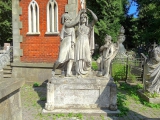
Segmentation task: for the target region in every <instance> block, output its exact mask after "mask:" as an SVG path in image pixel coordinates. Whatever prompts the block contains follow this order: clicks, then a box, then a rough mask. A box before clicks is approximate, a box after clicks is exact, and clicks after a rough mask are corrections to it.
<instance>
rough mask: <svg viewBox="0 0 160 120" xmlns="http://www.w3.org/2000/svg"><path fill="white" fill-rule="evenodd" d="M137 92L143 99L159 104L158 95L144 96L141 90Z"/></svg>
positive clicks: (159, 98)
mask: <svg viewBox="0 0 160 120" xmlns="http://www.w3.org/2000/svg"><path fill="white" fill-rule="evenodd" d="M138 94H139V95H140V96H141V97H142V98H143V99H144V100H146V101H147V102H149V103H157V104H159V103H160V97H157V98H149V97H148V96H146V95H145V94H144V92H143V90H138Z"/></svg>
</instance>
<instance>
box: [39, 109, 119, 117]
mask: <svg viewBox="0 0 160 120" xmlns="http://www.w3.org/2000/svg"><path fill="white" fill-rule="evenodd" d="M42 112H43V113H54V114H58V113H64V114H68V113H74V114H76V113H82V114H84V115H91V116H97V115H98V116H99V115H105V116H109V115H117V114H119V113H120V111H119V110H117V111H110V110H100V109H92V110H89V109H56V110H53V111H47V110H45V109H43V111H42Z"/></svg>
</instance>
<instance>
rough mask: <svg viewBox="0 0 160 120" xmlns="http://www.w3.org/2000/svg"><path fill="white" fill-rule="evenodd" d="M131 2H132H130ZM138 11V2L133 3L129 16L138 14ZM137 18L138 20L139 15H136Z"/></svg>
mask: <svg viewBox="0 0 160 120" xmlns="http://www.w3.org/2000/svg"><path fill="white" fill-rule="evenodd" d="M130 1H131V0H130ZM136 10H137V3H136V2H132V4H131V7H130V9H129V13H128V14H129V15H131V14H133V13H136ZM134 17H135V18H137V13H136V14H135V15H134Z"/></svg>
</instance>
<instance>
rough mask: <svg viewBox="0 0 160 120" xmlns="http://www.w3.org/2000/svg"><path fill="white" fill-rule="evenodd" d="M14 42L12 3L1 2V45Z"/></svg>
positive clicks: (6, 0)
mask: <svg viewBox="0 0 160 120" xmlns="http://www.w3.org/2000/svg"><path fill="white" fill-rule="evenodd" d="M11 40H12V1H11V0H1V1H0V45H1V46H3V43H4V42H10V41H11Z"/></svg>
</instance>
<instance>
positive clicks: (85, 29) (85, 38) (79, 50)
mask: <svg viewBox="0 0 160 120" xmlns="http://www.w3.org/2000/svg"><path fill="white" fill-rule="evenodd" d="M87 11H88V12H90V13H91V15H92V17H93V20H92V22H91V23H90V24H88V16H87V14H86V10H85V9H81V10H80V12H79V14H78V16H77V17H76V18H75V19H74V20H72V19H71V17H70V16H69V14H68V13H65V14H64V15H63V16H62V22H63V28H62V30H61V34H60V37H61V44H60V52H59V57H58V60H57V61H56V62H55V64H54V66H53V72H52V74H53V76H54V74H55V69H56V68H58V67H59V68H61V69H62V71H63V72H62V74H63V73H64V70H65V69H66V71H67V72H66V73H65V76H67V77H71V76H72V73H71V69H72V66H73V62H75V71H76V75H86V74H87V73H88V72H89V70H90V68H91V60H92V58H91V56H92V54H93V51H94V28H93V26H94V24H95V23H96V22H97V20H98V18H97V16H96V15H95V14H94V13H93V12H92V11H91V10H90V9H87ZM76 26H77V30H76V31H75V27H76Z"/></svg>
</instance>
